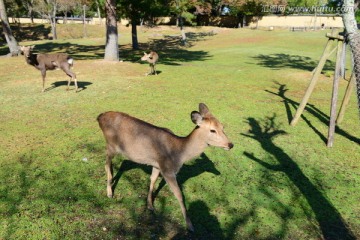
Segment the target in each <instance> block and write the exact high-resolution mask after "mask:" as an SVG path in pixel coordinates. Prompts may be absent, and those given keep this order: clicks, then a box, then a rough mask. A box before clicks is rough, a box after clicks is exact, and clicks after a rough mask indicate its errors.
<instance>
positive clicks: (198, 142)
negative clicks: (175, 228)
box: [97, 103, 234, 231]
mask: <svg viewBox="0 0 360 240" xmlns="http://www.w3.org/2000/svg"><path fill="white" fill-rule="evenodd" d="M97 120H98V122H99V126H100V128H101V130H102V132H103V134H104V137H105V140H106V165H105V170H106V174H107V195H108V197H110V198H111V197H113V188H112V182H113V176H112V174H113V169H112V159H113V158H114V156H115V155H116V154H122V155H123V156H125V157H127V158H128V159H129V160H131V161H133V162H136V163H141V164H147V165H151V166H152V167H153V168H152V173H151V177H150V188H149V193H148V197H147V204H148V208H149V209H150V210H153V209H154V207H153V196H152V192H153V189H154V184H155V182H156V179H157V178H158V176H159V174H160V173H161V175H162V176H163V177H164V179H165V181H166V182H167V184H168V185H169V186H170V188H171V190H172V192H173V193H174V195H175V197H176V198H177V200H178V201H179V203H180V207H181V211H182V214H183V216H184V218H185V221H186V225H187V228H188V229H189V230H190V231H194V227H193V225H192V223H191V221H190V219H189V217H188V216H187V214H186V208H185V205H184V202H183V197H182V193H181V190H180V188H179V186H178V183H177V180H176V174H177V173H178V171H179V170H180V168H181V167H182V165H183V164H184V163H185V162H186V161H188V160H190V159H192V158H194V157H196V156H199V155H200V154H201V153H202V152H203V151H204V150H205V148H206V147H207V146H215V147H220V148H223V149H225V150H230V149H231V148H232V147H233V146H234V145H233V144H232V143H231V142H230V141H229V139H228V138H227V136H226V135H225V133H224V127H223V125H222V124H221V123H220V122H219V121H218V120H217V119H216V118H215V117H214V116H213V115H212V114H211V113H210V111H209V109H208V108H207V106H206V105H205V104H203V103H200V104H199V112H197V111H193V112H191V120H192V122H193V123H194V124H196V127H195V129H194V130H193V131H192V132H191V133H190V134H189V135H188V136H187V137H179V136H176V135H175V134H174V133H172V132H171V131H170V130H169V129H166V128H161V127H157V126H154V125H152V124H150V123H147V122H144V121H142V120H140V119H137V118H134V117H132V116H129V115H127V114H126V113H122V112H105V113H102V114H100V115H99V116H98V118H97Z"/></svg>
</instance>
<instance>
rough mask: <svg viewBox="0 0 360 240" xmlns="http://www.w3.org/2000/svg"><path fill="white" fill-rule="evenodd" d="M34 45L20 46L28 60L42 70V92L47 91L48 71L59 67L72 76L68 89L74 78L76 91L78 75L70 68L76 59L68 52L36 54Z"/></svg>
mask: <svg viewBox="0 0 360 240" xmlns="http://www.w3.org/2000/svg"><path fill="white" fill-rule="evenodd" d="M34 47H35V46H20V50H21V52H22V53H23V54H24V56H25V60H26V62H27V63H28V64H29V65H32V66H34V67H35V68H36V69H38V70H40V72H41V75H42V80H43V87H42V92H44V91H45V77H46V71H47V70H54V69H57V68H60V69H61V70H63V71H64V72H65V73H66V74H67V75H68V76H69V77H70V79H69V81H68V85H67V89H66V90H69V86H70V82H71V80H74V82H75V91H76V92H77V90H78V86H77V80H76V75H75V73H73V72H72V71H71V70H70V67H72V66H73V64H74V59H73V58H72V57H70V56H69V55H67V54H66V53H52V54H35V53H32V50H33V49H34Z"/></svg>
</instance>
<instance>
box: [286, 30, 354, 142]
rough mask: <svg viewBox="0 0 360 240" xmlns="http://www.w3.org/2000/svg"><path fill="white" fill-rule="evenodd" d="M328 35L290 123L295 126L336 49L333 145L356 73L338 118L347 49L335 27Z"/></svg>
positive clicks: (348, 87) (329, 135)
mask: <svg viewBox="0 0 360 240" xmlns="http://www.w3.org/2000/svg"><path fill="white" fill-rule="evenodd" d="M326 37H327V38H328V41H327V43H326V46H325V49H324V52H323V54H322V56H321V58H320V61H319V64H318V66H317V67H316V69H315V71H314V73H313V75H312V77H311V80H310V84H309V86H308V88H307V90H306V92H305V95H304V97H303V99H302V100H301V103H300V105H299V107H298V109H297V111H296V113H295V116H294V117H293V119H292V121H291V123H290V125H291V126H295V125H296V123H297V122H298V120H299V118H300V116H301V114H302V112H303V111H304V109H305V106H306V104H307V102H308V100H309V98H310V95H311V93H312V92H313V90H314V88H315V85H316V82H317V80H318V79H319V76H320V74H321V71H322V70H323V68H324V66H325V63H326V60H327V59H329V57H330V56H331V55H332V54H333V53H334V52H335V50H336V66H335V73H334V81H333V91H332V98H331V110H330V123H329V131H328V142H327V146H328V147H332V146H333V143H334V133H335V125H336V123H340V122H341V121H342V119H343V117H344V113H345V108H346V106H347V104H348V103H349V99H350V93H351V91H352V89H353V86H354V81H355V76H354V74H352V75H351V79H350V81H349V83H348V86H347V89H346V93H345V96H344V99H343V101H342V104H341V107H340V111H339V116H338V118H337V119H336V103H337V99H338V91H339V80H340V69H341V62H342V56H343V54H342V51H345V48H343V44H344V36H342V35H340V34H339V32H338V30H335V29H333V31H332V32H331V33H327V34H326ZM335 40H336V41H337V44H336V47H335V48H334V49H332V50H330V49H331V46H332V45H333V44H332V43H333V42H334V41H335Z"/></svg>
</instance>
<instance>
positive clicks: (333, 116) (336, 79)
mask: <svg viewBox="0 0 360 240" xmlns="http://www.w3.org/2000/svg"><path fill="white" fill-rule="evenodd" d="M342 44H343V41H338V43H337V46H338V50H337V53H336V66H335V73H334V83H333V91H332V98H331V109H330V124H329V132H328V142H327V146H328V147H332V146H333V143H334V133H335V125H336V124H335V120H336V103H337V99H338V93H339V81H340V68H341V55H342V50H343V48H342Z"/></svg>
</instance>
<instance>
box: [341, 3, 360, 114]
mask: <svg viewBox="0 0 360 240" xmlns="http://www.w3.org/2000/svg"><path fill="white" fill-rule="evenodd" d="M343 9H345V10H346V12H345V13H344V15H343V21H344V25H345V30H346V34H347V38H348V40H349V44H350V48H351V52H352V54H353V59H354V73H355V77H356V86H357V98H358V108H359V112H360V33H359V32H358V28H357V23H356V20H355V10H354V0H345V1H344V5H343Z"/></svg>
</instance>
